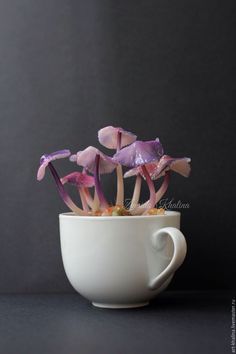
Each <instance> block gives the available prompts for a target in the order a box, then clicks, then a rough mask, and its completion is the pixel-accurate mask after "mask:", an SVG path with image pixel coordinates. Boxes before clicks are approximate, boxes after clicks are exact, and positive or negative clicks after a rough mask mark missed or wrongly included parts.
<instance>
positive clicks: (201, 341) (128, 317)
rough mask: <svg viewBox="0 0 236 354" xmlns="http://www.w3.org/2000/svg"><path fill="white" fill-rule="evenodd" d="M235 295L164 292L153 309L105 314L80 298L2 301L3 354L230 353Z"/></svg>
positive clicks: (0, 334)
mask: <svg viewBox="0 0 236 354" xmlns="http://www.w3.org/2000/svg"><path fill="white" fill-rule="evenodd" d="M233 295H234V294H233V293H232V292H231V293H230V292H228V293H222V292H218V293H217V292H208V293H200V292H195V293H187V292H186V293H183V292H182V293H175V292H172V293H171V292H169V293H168V292H166V293H163V294H162V295H161V296H160V297H159V298H157V299H156V300H155V301H153V302H152V304H151V305H150V306H149V307H145V308H140V309H132V310H104V309H97V308H94V307H92V305H90V303H88V302H87V301H86V300H84V299H83V298H81V297H80V296H79V295H73V294H69V295H63V294H60V295H52V294H51V295H9V296H4V295H1V296H0V314H1V316H0V352H1V353H4V354H32V353H33V354H42V353H44V354H54V353H55V354H74V353H79V354H94V353H96V354H107V353H109V354H121V353H122V354H144V353H146V354H157V353H161V354H170V353H175V354H190V353H191V354H199V353H201V354H209V353H214V354H226V353H230V352H231V350H230V335H231V330H230V325H231V300H232V296H233Z"/></svg>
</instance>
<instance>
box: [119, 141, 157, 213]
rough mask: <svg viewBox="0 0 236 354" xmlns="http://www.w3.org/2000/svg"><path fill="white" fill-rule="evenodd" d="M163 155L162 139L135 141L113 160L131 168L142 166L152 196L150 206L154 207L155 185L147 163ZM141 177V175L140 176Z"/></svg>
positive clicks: (141, 169)
mask: <svg viewBox="0 0 236 354" xmlns="http://www.w3.org/2000/svg"><path fill="white" fill-rule="evenodd" d="M162 155H163V148H162V145H161V143H160V140H159V139H158V138H157V139H156V140H151V141H135V142H134V143H132V144H131V145H129V146H127V147H125V148H123V149H121V150H120V151H118V152H117V153H116V154H115V155H114V156H113V160H114V161H115V162H119V163H120V164H122V165H124V166H127V167H130V168H137V167H139V168H140V171H142V174H143V176H144V177H145V179H146V182H147V185H148V188H149V192H150V198H149V202H148V207H149V208H153V207H154V206H155V204H156V203H155V200H156V198H155V187H154V184H153V181H152V179H151V177H150V175H149V173H148V170H147V168H146V165H147V164H149V163H151V162H156V161H159V159H160V157H161V156H162ZM138 178H139V177H138Z"/></svg>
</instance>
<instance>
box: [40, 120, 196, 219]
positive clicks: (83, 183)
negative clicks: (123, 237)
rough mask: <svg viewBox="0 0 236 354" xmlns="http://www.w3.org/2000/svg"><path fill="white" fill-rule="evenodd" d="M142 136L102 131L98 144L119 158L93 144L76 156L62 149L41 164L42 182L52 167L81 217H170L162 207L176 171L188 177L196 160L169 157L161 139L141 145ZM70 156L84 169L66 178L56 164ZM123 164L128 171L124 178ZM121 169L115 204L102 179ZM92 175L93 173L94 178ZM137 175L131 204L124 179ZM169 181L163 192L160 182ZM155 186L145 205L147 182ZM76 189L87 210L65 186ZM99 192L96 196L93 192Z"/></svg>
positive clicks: (61, 190)
mask: <svg viewBox="0 0 236 354" xmlns="http://www.w3.org/2000/svg"><path fill="white" fill-rule="evenodd" d="M136 139H137V136H136V135H134V134H132V133H130V132H128V131H126V130H124V129H122V128H120V127H113V126H108V127H105V128H102V129H100V130H99V132H98V140H99V142H100V144H101V145H103V146H105V147H106V148H108V149H114V150H116V152H115V154H114V155H113V157H110V156H107V155H105V154H104V153H103V152H101V151H100V150H98V149H96V148H95V147H93V146H89V147H87V148H86V149H84V150H82V151H78V152H77V153H76V154H73V155H72V154H71V152H70V150H60V151H56V152H53V153H51V154H44V155H43V156H42V157H41V158H40V166H39V169H38V173H37V179H38V181H41V180H42V179H43V178H44V175H45V169H46V167H48V168H49V170H50V171H51V174H52V176H53V178H54V180H55V182H56V185H57V188H58V191H59V194H60V196H61V198H62V199H63V201H64V202H65V204H66V205H67V206H68V207H69V209H71V210H72V211H73V212H74V213H75V214H78V215H82V216H132V215H158V214H164V212H165V211H164V209H162V208H156V207H155V206H156V205H157V203H158V201H159V200H160V199H161V198H162V196H163V195H164V193H165V192H166V190H167V188H168V185H169V180H170V173H171V171H174V172H177V173H179V174H180V175H182V176H184V177H188V176H189V174H190V165H189V163H190V158H187V157H183V158H173V157H170V156H168V155H164V150H163V147H162V145H161V143H160V140H159V139H158V138H156V139H155V140H151V141H138V140H136ZM61 158H69V159H70V161H72V162H74V163H76V164H77V165H79V166H81V167H82V171H81V172H79V171H76V172H72V173H70V174H69V175H67V176H65V177H62V178H60V177H59V175H58V173H57V171H56V169H55V167H54V166H53V164H52V161H54V160H57V159H61ZM122 166H125V167H128V168H129V169H128V171H127V172H126V173H125V174H124V175H123V168H122ZM114 170H116V175H117V193H116V202H115V204H114V205H110V204H109V203H108V201H107V199H106V197H105V195H104V193H103V190H102V187H101V181H100V176H101V175H102V174H106V173H111V172H113V171H114ZM89 173H90V174H89ZM132 176H134V177H135V178H136V179H135V185H134V191H133V197H132V199H131V202H130V205H129V206H125V204H124V202H125V199H124V178H128V177H132ZM160 178H163V181H162V184H161V185H160V187H159V188H158V189H157V191H156V188H155V184H154V182H155V181H156V180H159V179H160ZM143 180H144V181H145V182H146V183H147V185H148V188H149V193H150V196H149V199H148V200H147V201H146V202H145V203H143V204H140V202H139V199H140V191H141V185H142V181H143ZM66 183H70V184H73V185H74V186H76V188H77V190H78V193H79V196H80V200H81V205H82V208H80V207H78V206H77V205H76V204H75V203H74V202H73V201H72V199H71V197H70V196H69V194H68V193H67V191H66V189H65V184H66ZM92 188H93V189H94V191H93V193H91V189H92Z"/></svg>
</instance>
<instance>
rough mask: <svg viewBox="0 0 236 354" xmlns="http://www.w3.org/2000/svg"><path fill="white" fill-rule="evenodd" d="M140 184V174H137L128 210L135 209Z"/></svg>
mask: <svg viewBox="0 0 236 354" xmlns="http://www.w3.org/2000/svg"><path fill="white" fill-rule="evenodd" d="M141 184H142V177H141V176H140V174H138V175H137V176H136V181H135V186H134V192H133V197H132V200H131V204H130V208H129V209H130V210H131V209H134V208H136V207H137V205H138V202H139V197H140V191H141Z"/></svg>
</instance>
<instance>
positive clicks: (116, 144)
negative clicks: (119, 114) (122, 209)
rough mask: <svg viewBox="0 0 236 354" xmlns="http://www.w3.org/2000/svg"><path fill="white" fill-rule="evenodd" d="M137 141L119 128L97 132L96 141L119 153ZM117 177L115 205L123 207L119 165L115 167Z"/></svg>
mask: <svg viewBox="0 0 236 354" xmlns="http://www.w3.org/2000/svg"><path fill="white" fill-rule="evenodd" d="M136 139H137V136H136V135H134V134H133V133H130V132H128V131H126V130H124V129H122V128H120V127H113V126H108V127H105V128H102V129H100V130H99V131H98V140H99V142H100V144H101V145H103V146H105V147H106V148H108V149H115V150H116V151H117V152H118V151H120V149H121V148H123V147H124V146H126V145H129V144H132V143H133V142H134V141H135V140H136ZM116 175H117V194H116V205H120V206H123V205H124V181H123V171H122V166H121V164H118V165H117V167H116Z"/></svg>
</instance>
